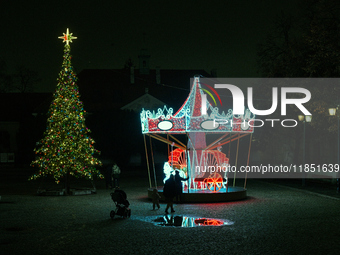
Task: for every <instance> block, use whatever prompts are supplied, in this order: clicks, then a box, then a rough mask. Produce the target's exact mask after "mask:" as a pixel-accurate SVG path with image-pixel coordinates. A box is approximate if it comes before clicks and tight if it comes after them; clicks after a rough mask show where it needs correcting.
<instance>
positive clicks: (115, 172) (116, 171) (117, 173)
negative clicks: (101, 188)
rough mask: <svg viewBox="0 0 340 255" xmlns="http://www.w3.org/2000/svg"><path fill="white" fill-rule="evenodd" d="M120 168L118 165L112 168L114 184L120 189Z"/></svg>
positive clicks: (114, 164)
mask: <svg viewBox="0 0 340 255" xmlns="http://www.w3.org/2000/svg"><path fill="white" fill-rule="evenodd" d="M120 173H121V171H120V168H119V166H118V165H117V164H116V163H113V166H112V178H113V184H114V185H115V187H119V177H120Z"/></svg>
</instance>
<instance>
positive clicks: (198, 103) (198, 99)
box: [140, 77, 255, 202]
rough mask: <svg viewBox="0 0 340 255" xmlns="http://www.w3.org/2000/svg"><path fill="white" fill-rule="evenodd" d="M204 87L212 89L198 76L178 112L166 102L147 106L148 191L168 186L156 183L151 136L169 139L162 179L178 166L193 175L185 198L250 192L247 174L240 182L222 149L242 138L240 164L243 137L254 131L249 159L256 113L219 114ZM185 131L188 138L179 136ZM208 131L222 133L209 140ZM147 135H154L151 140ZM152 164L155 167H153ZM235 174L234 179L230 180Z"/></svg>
mask: <svg viewBox="0 0 340 255" xmlns="http://www.w3.org/2000/svg"><path fill="white" fill-rule="evenodd" d="M204 86H208V88H209V89H210V90H211V91H212V92H213V93H215V95H216V96H217V97H218V99H219V100H220V97H219V95H218V94H217V92H216V91H215V90H214V89H213V88H212V87H211V86H209V85H206V84H204ZM204 92H206V93H207V94H209V95H211V93H210V92H209V91H208V90H207V89H204V88H202V84H201V83H200V78H199V77H195V78H194V79H193V84H192V86H191V90H190V93H189V96H188V98H187V99H186V101H185V102H184V104H183V105H182V107H181V108H180V109H179V110H178V111H177V112H176V113H175V114H173V109H172V108H169V109H167V108H166V107H164V108H163V109H158V111H157V112H155V111H153V112H151V111H149V110H144V109H143V110H142V112H141V114H140V117H141V125H142V133H143V136H144V144H145V152H146V162H147V168H148V174H149V184H150V187H149V189H148V196H149V197H151V194H152V190H153V189H154V188H157V189H158V192H159V193H160V194H161V195H162V190H163V187H162V186H158V184H157V178H156V171H155V164H154V158H153V151H152V143H151V139H156V140H158V141H162V142H164V143H166V144H168V154H169V155H168V158H167V161H165V162H164V166H163V172H164V176H165V178H164V180H163V182H165V181H166V180H167V179H168V178H169V177H170V175H172V174H174V173H175V171H179V173H180V176H181V177H183V178H188V180H187V181H184V182H183V184H184V185H182V186H183V194H182V196H181V201H182V202H226V201H234V200H241V199H244V198H246V196H247V190H246V180H247V179H246V178H247V177H246V176H245V177H244V178H243V179H244V185H242V187H238V186H235V179H236V178H237V177H236V173H237V171H235V169H237V167H236V166H235V165H234V166H231V165H230V163H229V158H228V157H227V155H226V154H225V153H223V152H222V148H223V146H224V145H227V144H229V145H230V144H231V143H232V142H236V143H237V149H236V150H237V151H236V159H235V162H236V163H235V164H237V161H238V160H237V157H238V151H239V144H240V139H241V138H244V137H246V136H249V137H250V139H249V147H248V148H247V151H248V155H247V165H248V164H249V156H250V148H251V139H252V134H253V131H254V129H253V126H252V125H249V123H252V120H253V119H254V118H255V116H254V115H253V114H252V113H251V112H250V111H249V110H248V109H246V110H245V112H244V114H243V115H236V114H235V115H234V114H233V111H232V110H231V109H229V110H228V112H227V113H224V112H222V113H221V114H220V113H219V109H218V107H212V105H211V104H210V103H209V101H208V100H206V96H207V95H206V94H205V93H204ZM220 101H221V100H220ZM181 134H182V135H183V134H184V135H186V143H183V142H181V141H180V139H178V138H177V137H176V136H177V135H181ZM207 134H215V135H218V138H217V139H215V140H214V141H213V142H211V143H210V144H207V139H206V135H207ZM146 135H147V136H149V137H150V145H149V146H147V142H146V138H145V136H146ZM148 147H149V148H148ZM229 148H230V147H229ZM150 168H153V171H151V170H152V169H151V170H150ZM231 170H233V171H231ZM152 175H153V177H152ZM152 180H154V181H152ZM230 180H233V181H232V183H231V184H230Z"/></svg>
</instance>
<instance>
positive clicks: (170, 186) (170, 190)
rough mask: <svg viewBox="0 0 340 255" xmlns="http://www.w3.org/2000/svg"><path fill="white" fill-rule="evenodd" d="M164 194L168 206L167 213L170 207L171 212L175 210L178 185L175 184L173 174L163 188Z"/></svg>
mask: <svg viewBox="0 0 340 255" xmlns="http://www.w3.org/2000/svg"><path fill="white" fill-rule="evenodd" d="M163 195H164V197H165V202H166V208H165V213H167V214H168V213H169V212H168V209H169V208H171V212H175V210H174V207H173V200H174V196H175V195H176V185H175V179H174V176H173V175H170V178H169V179H167V180H166V181H165V183H164V188H163Z"/></svg>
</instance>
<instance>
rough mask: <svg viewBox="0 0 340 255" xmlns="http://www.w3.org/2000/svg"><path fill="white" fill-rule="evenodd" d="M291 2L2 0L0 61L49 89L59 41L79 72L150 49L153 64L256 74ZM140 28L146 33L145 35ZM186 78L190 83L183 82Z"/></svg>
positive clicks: (59, 61) (57, 60)
mask: <svg viewBox="0 0 340 255" xmlns="http://www.w3.org/2000/svg"><path fill="white" fill-rule="evenodd" d="M295 2H296V1H294V0H288V1H281V0H280V1H272V0H238V1H237V0H225V1H220V0H219V1H191V0H189V1H183V0H182V1H177V0H172V1H162V0H159V1H146V0H145V1H136V0H134V1H112V0H111V1H88V0H82V1H64V0H60V1H40V0H39V1H35V0H33V1H25V2H22V1H20V3H18V1H2V2H1V4H0V24H1V29H0V36H1V44H0V45H1V47H0V60H5V62H6V64H7V66H8V72H9V73H13V72H14V70H15V68H16V67H17V66H19V65H24V66H26V67H27V68H29V69H31V70H35V71H38V72H39V76H40V78H41V79H42V81H41V83H40V84H39V86H37V88H36V89H35V90H36V91H38V92H49V91H50V92H52V91H54V89H55V87H56V79H57V77H58V73H59V71H60V67H61V64H62V56H63V47H64V45H63V43H62V40H60V39H58V36H61V35H63V33H66V28H69V29H70V33H73V35H74V36H77V37H78V39H77V40H74V41H73V43H72V44H71V54H72V56H73V59H72V64H73V66H74V68H75V70H76V72H77V73H79V72H80V71H81V70H82V69H85V68H122V67H123V66H124V63H125V61H126V60H127V59H128V58H131V59H132V61H133V63H134V64H135V66H136V68H138V54H139V52H140V49H141V48H147V49H148V51H149V53H150V55H151V59H150V65H151V66H150V67H151V68H155V67H156V66H160V67H161V69H204V70H206V71H208V72H210V70H211V69H213V68H216V69H217V74H218V76H219V77H257V76H258V73H257V68H256V49H257V46H258V44H259V43H261V42H263V41H264V39H265V36H266V35H267V33H268V31H270V29H271V28H272V26H273V21H274V19H275V17H277V16H278V15H279V14H280V12H281V11H284V12H293V11H295V10H296V6H297V4H294V3H295ZM144 34H145V35H144ZM188 84H189V81H188Z"/></svg>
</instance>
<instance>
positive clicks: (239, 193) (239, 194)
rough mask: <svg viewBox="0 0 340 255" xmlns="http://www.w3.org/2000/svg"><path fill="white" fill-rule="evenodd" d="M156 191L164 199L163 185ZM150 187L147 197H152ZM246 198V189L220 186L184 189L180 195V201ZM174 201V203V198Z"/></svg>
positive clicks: (201, 201) (207, 201)
mask: <svg viewBox="0 0 340 255" xmlns="http://www.w3.org/2000/svg"><path fill="white" fill-rule="evenodd" d="M157 190H158V193H159V194H160V195H161V201H164V196H163V187H157ZM152 191H153V189H152V188H149V189H148V198H149V199H151V197H152ZM246 198H247V189H244V188H242V187H228V190H226V188H221V189H220V190H219V191H215V192H214V191H210V190H194V189H190V190H189V191H188V190H184V191H183V194H182V196H181V203H219V202H230V201H237V200H242V199H246ZM174 203H176V201H175V199H174Z"/></svg>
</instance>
